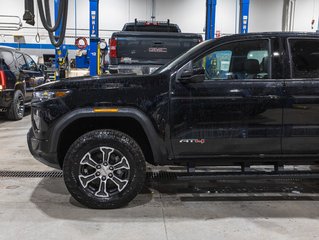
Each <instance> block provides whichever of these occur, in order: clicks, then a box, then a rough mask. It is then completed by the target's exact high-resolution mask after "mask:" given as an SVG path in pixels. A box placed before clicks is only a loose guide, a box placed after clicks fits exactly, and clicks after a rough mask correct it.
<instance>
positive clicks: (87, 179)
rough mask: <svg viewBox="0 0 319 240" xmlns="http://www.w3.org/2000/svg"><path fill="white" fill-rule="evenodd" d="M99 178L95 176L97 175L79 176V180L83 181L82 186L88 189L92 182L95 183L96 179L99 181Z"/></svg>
mask: <svg viewBox="0 0 319 240" xmlns="http://www.w3.org/2000/svg"><path fill="white" fill-rule="evenodd" d="M98 178H99V177H97V176H96V175H95V173H93V174H91V175H87V176H84V175H80V176H79V179H80V181H81V184H82V186H83V187H84V188H86V187H87V186H88V184H89V183H90V182H92V181H94V180H95V179H98Z"/></svg>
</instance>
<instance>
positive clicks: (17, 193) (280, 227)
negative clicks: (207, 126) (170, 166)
mask: <svg viewBox="0 0 319 240" xmlns="http://www.w3.org/2000/svg"><path fill="white" fill-rule="evenodd" d="M29 127H30V116H26V117H25V118H24V119H23V120H22V121H19V122H8V121H5V120H4V119H3V118H1V117H0V146H2V148H1V152H0V171H4V170H6V171H22V170H23V171H48V170H49V171H51V170H52V169H50V168H48V167H46V166H44V165H42V164H40V163H38V162H37V161H36V160H34V159H33V158H32V156H31V155H30V154H29V151H28V149H27V144H26V133H27V131H28V129H29ZM318 218H319V181H318V182H316V181H215V182H189V183H176V182H170V183H168V184H162V183H160V182H158V183H152V184H148V185H147V186H146V187H145V189H144V191H143V193H142V194H140V195H139V196H138V197H137V198H136V199H135V200H134V201H133V202H132V203H131V204H129V205H128V206H127V207H125V208H122V209H118V210H105V211H103V210H91V209H86V208H84V207H82V206H80V205H79V204H78V203H77V202H75V200H73V199H72V198H71V197H70V195H69V194H68V192H67V190H66V188H65V186H64V183H63V180H62V179H61V178H0V239H24V240H27V239H77V240H78V239H121V240H123V239H128V240H133V239H137V240H143V239H152V240H155V239H172V240H173V239H183V240H187V239H200V240H202V239H218V240H220V239H236V240H241V239H245V240H246V239H258V240H260V239H267V240H268V239H272V240H275V239H281V240H282V239H290V240H293V239H298V240H301V239H307V240H310V239H319V221H318Z"/></svg>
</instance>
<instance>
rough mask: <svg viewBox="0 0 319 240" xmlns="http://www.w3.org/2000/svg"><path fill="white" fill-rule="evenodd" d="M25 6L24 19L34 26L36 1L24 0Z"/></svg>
mask: <svg viewBox="0 0 319 240" xmlns="http://www.w3.org/2000/svg"><path fill="white" fill-rule="evenodd" d="M24 8H25V12H24V15H23V20H25V21H26V23H27V24H30V25H32V26H34V24H35V22H34V2H33V0H24Z"/></svg>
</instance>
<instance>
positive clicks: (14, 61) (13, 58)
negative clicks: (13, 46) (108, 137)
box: [0, 49, 17, 71]
mask: <svg viewBox="0 0 319 240" xmlns="http://www.w3.org/2000/svg"><path fill="white" fill-rule="evenodd" d="M2 52H7V53H10V54H11V56H12V60H13V64H14V68H15V69H16V68H17V67H16V59H15V56H14V54H13V52H12V51H8V50H6V49H5V50H1V53H2ZM0 55H1V54H0ZM7 65H8V64H7ZM11 71H12V70H11Z"/></svg>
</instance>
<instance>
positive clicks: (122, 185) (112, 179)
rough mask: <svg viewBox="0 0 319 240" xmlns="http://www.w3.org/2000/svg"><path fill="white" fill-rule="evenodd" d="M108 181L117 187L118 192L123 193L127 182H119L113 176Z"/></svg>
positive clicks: (119, 180)
mask: <svg viewBox="0 0 319 240" xmlns="http://www.w3.org/2000/svg"><path fill="white" fill-rule="evenodd" d="M109 180H110V181H112V182H113V183H114V184H115V185H116V186H117V189H118V191H119V192H121V191H123V189H124V188H125V187H126V185H127V184H128V180H121V179H119V178H118V177H116V176H113V178H110V179H109Z"/></svg>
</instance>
